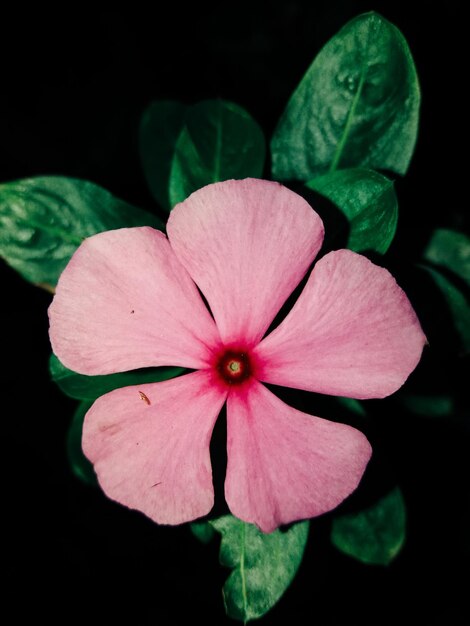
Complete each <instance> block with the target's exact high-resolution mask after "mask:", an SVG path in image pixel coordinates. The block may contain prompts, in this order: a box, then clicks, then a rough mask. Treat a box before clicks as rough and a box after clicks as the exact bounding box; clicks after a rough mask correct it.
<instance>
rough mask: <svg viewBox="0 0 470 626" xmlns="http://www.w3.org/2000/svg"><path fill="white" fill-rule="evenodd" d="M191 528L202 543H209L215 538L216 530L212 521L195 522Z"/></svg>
mask: <svg viewBox="0 0 470 626" xmlns="http://www.w3.org/2000/svg"><path fill="white" fill-rule="evenodd" d="M190 528H191V532H192V533H193V535H194V536H195V537H197V538H198V539H199V541H202V543H209V541H211V539H213V538H214V535H215V530H214V527H213V526H212V524H211V523H210V522H193V523H192V524H190Z"/></svg>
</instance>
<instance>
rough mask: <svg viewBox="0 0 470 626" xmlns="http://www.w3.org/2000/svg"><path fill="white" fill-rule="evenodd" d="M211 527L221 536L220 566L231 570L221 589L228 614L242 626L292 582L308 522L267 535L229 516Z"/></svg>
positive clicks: (270, 605)
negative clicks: (240, 622)
mask: <svg viewBox="0 0 470 626" xmlns="http://www.w3.org/2000/svg"><path fill="white" fill-rule="evenodd" d="M210 523H211V524H212V526H213V527H214V528H215V529H216V530H217V531H218V532H219V533H220V534H221V535H222V542H221V545H220V562H221V563H222V565H225V566H226V567H230V568H231V569H233V572H232V573H231V574H230V576H229V577H228V579H227V581H226V582H225V585H224V589H223V593H224V601H225V608H226V611H227V614H228V615H229V616H230V617H233V618H235V619H239V620H242V621H243V622H245V623H246V622H247V621H249V620H252V619H256V618H257V617H261V616H262V615H264V614H265V613H266V612H267V611H269V609H271V608H272V607H273V606H274V604H275V603H276V602H277V601H278V600H279V598H280V597H281V596H282V594H283V593H284V592H285V591H286V589H287V588H288V586H289V585H290V583H291V582H292V580H293V578H294V576H295V574H296V572H297V569H298V568H299V565H300V562H301V560H302V555H303V553H304V549H305V545H306V542H307V537H308V529H309V522H308V521H305V522H299V523H297V524H294V525H292V526H290V528H288V529H287V530H286V531H281V530H275V531H274V532H273V533H270V534H265V533H262V532H261V531H260V530H259V529H258V528H257V527H256V526H253V525H252V524H247V523H245V522H242V521H241V520H239V519H237V518H235V517H232V516H231V515H225V516H223V517H220V518H218V519H216V520H214V521H211V522H210Z"/></svg>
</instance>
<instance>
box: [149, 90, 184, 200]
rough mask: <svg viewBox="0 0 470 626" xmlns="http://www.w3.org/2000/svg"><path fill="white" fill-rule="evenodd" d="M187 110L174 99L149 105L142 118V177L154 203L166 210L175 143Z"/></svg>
mask: <svg viewBox="0 0 470 626" xmlns="http://www.w3.org/2000/svg"><path fill="white" fill-rule="evenodd" d="M187 110H188V107H187V106H186V105H185V104H182V103H181V102H175V101H174V100H161V101H159V102H152V104H151V105H150V106H149V107H148V109H147V110H146V111H145V113H144V115H143V116H142V121H141V124H140V133H139V144H140V157H141V161H142V165H143V168H144V173H145V178H146V180H147V183H148V185H149V187H150V191H151V192H152V195H153V197H154V198H155V200H156V201H157V202H158V203H159V204H160V205H161V206H162V207H163V208H164V209H166V210H167V211H170V209H171V203H170V197H169V195H168V184H169V180H170V172H171V165H172V162H173V155H174V152H175V147H176V141H177V139H178V137H179V134H180V131H181V129H182V128H183V124H184V118H185V115H186V112H187Z"/></svg>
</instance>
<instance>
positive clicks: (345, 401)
mask: <svg viewBox="0 0 470 626" xmlns="http://www.w3.org/2000/svg"><path fill="white" fill-rule="evenodd" d="M336 400H337V401H338V402H339V403H340V404H341V405H342V406H343V407H344V408H345V409H347V410H348V411H350V412H351V413H355V414H356V415H359V416H360V417H366V415H367V414H366V410H365V408H364V405H363V404H361V403H360V402H359V400H355V399H354V398H343V397H342V396H336Z"/></svg>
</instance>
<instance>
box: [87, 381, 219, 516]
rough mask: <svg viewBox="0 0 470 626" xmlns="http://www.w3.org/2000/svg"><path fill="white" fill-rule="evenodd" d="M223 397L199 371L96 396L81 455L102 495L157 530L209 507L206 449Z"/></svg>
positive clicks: (198, 514) (210, 493) (210, 484)
mask: <svg viewBox="0 0 470 626" xmlns="http://www.w3.org/2000/svg"><path fill="white" fill-rule="evenodd" d="M225 397H226V393H223V392H222V391H221V390H220V387H218V386H217V385H214V384H213V383H212V374H211V372H209V371H198V372H193V373H191V374H187V375H185V376H181V377H180V378H174V379H172V380H168V381H165V382H161V383H152V384H148V385H140V386H132V387H124V388H122V389H116V390H115V391H111V392H110V393H108V394H106V395H105V396H102V397H101V398H98V400H96V402H95V403H94V404H93V406H92V407H91V409H90V410H89V411H88V413H87V414H86V417H85V422H84V425H83V451H84V453H85V455H86V456H87V457H88V458H89V459H90V461H91V462H92V463H93V464H94V468H95V471H96V474H97V476H98V480H99V483H100V485H101V487H102V488H103V491H104V492H105V493H106V495H107V496H108V497H109V498H111V499H112V500H116V501H117V502H120V503H121V504H124V505H125V506H128V507H129V508H131V509H137V510H139V511H142V512H143V513H145V515H147V516H148V517H150V518H151V519H152V520H154V521H155V522H158V523H160V524H181V523H183V522H187V521H190V520H193V519H196V518H197V517H201V516H202V515H205V514H206V513H208V512H209V511H210V509H211V508H212V505H213V500H214V492H213V487H212V470H211V463H210V454H209V443H210V438H211V433H212V429H213V427H214V423H215V420H216V419H217V416H218V414H219V412H220V409H221V408H222V405H223V403H224V401H225Z"/></svg>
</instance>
